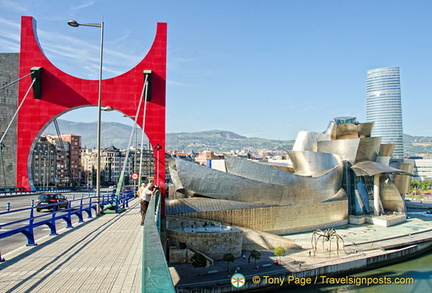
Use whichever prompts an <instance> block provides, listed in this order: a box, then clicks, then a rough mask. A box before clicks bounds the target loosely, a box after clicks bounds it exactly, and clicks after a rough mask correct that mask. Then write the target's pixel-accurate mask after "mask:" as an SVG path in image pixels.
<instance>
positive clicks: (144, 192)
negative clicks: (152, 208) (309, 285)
mask: <svg viewBox="0 0 432 293" xmlns="http://www.w3.org/2000/svg"><path fill="white" fill-rule="evenodd" d="M156 190H157V188H156V187H155V186H154V185H153V183H151V182H150V183H148V184H147V186H145V184H144V183H143V184H141V187H140V189H139V190H138V192H137V193H138V196H139V197H140V203H141V226H142V225H144V219H145V215H146V213H147V208H148V206H149V203H150V198H151V196H152V195H153V194H154V193H155V192H156Z"/></svg>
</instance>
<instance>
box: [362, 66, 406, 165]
mask: <svg viewBox="0 0 432 293" xmlns="http://www.w3.org/2000/svg"><path fill="white" fill-rule="evenodd" d="M366 94H367V101H366V103H367V105H366V121H367V122H374V126H373V130H372V136H380V137H382V143H385V144H386V143H394V144H395V148H394V151H393V158H394V159H403V158H404V150H403V129H402V102H401V90H400V77H399V67H383V68H377V69H372V70H369V71H368V72H367V79H366Z"/></svg>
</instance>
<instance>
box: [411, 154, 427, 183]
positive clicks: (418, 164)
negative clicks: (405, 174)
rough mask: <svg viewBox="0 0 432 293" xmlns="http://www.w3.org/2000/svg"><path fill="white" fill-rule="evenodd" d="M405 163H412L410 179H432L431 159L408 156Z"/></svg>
mask: <svg viewBox="0 0 432 293" xmlns="http://www.w3.org/2000/svg"><path fill="white" fill-rule="evenodd" d="M405 162H406V163H412V164H413V165H414V168H413V177H412V180H420V181H425V180H431V179H432V159H431V158H423V157H408V158H406V159H405Z"/></svg>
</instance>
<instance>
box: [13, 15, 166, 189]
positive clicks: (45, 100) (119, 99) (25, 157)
mask: <svg viewBox="0 0 432 293" xmlns="http://www.w3.org/2000/svg"><path fill="white" fill-rule="evenodd" d="M35 24H36V22H35V20H34V19H33V17H30V16H23V17H22V18H21V48H20V65H19V76H24V75H26V74H28V73H29V72H30V69H31V68H32V67H43V70H42V84H41V93H42V95H41V99H34V98H33V93H30V95H29V96H28V97H27V99H26V101H25V102H24V104H23V106H22V108H21V109H20V111H19V113H18V127H17V160H16V162H17V168H16V170H17V171H16V175H17V176H16V186H22V187H24V188H26V189H29V188H30V183H29V167H28V166H30V165H31V164H30V156H29V154H30V150H31V147H32V144H33V143H34V141H35V138H36V136H37V135H38V133H39V131H40V130H41V129H42V128H43V127H44V126H45V125H46V124H47V123H48V122H49V121H51V120H53V119H54V118H55V117H57V116H58V115H60V114H61V113H62V112H64V111H66V110H68V109H72V108H75V107H79V106H88V105H97V104H98V103H97V101H98V81H97V80H86V79H80V78H77V77H74V76H71V75H69V74H66V73H64V72H63V71H61V70H60V69H58V68H57V67H55V66H54V65H53V64H52V63H51V62H50V61H49V60H48V58H47V57H46V56H45V55H44V53H43V52H42V50H41V48H40V45H39V43H38V41H37V35H36V30H35V27H36V25H35ZM166 42H167V24H166V23H158V24H157V30H156V36H155V39H154V42H153V44H152V46H151V48H150V50H149V52H148V54H147V55H146V56H145V57H144V59H143V60H142V61H141V62H140V63H139V64H138V65H136V66H135V67H134V68H132V69H131V70H130V71H128V72H126V73H124V74H122V75H120V76H118V77H114V78H109V79H104V80H103V82H102V105H109V106H111V107H113V108H115V109H116V110H119V111H121V112H123V113H125V114H126V115H131V116H132V115H135V112H136V109H137V106H138V102H139V98H140V95H141V91H142V88H143V84H144V73H143V71H144V70H152V74H151V101H150V102H148V103H147V110H146V112H147V113H146V121H145V129H144V131H145V133H146V135H147V137H148V139H149V141H150V143H151V145H152V146H153V147H155V146H160V147H158V150H157V151H154V153H155V157H156V162H155V171H156V173H155V180H156V183H157V184H158V185H159V186H161V187H162V189H163V190H164V187H165V113H166V111H165V100H166V97H165V95H166V48H167V46H166ZM30 84H31V80H30V78H28V79H24V80H22V81H21V82H20V85H19V96H18V103H20V102H21V101H22V99H23V98H24V96H25V93H26V91H27V89H28V87H29V86H30ZM143 111H144V109H142V112H141V113H140V116H141V115H143ZM141 117H143V116H141ZM138 123H139V124H140V126H141V127H142V121H138Z"/></svg>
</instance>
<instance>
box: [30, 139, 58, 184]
mask: <svg viewBox="0 0 432 293" xmlns="http://www.w3.org/2000/svg"><path fill="white" fill-rule="evenodd" d="M57 160H58V156H57V149H56V145H55V144H52V143H51V142H50V141H48V139H47V138H46V137H45V136H41V137H40V138H39V140H38V142H37V143H36V145H35V147H34V149H33V158H32V168H31V170H32V172H31V174H32V178H33V185H34V186H35V187H36V188H38V189H48V187H49V186H54V185H56V183H57V180H56V178H57V173H56V171H57V165H58V164H57Z"/></svg>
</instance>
